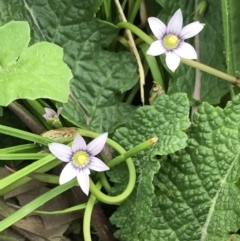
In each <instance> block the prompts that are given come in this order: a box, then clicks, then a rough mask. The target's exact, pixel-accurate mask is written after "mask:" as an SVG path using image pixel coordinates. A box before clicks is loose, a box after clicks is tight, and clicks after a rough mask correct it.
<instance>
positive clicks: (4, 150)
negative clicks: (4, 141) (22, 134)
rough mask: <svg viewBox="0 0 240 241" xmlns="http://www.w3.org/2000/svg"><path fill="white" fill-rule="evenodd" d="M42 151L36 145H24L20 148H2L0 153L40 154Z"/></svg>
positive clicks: (19, 146)
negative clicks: (28, 152)
mask: <svg viewBox="0 0 240 241" xmlns="http://www.w3.org/2000/svg"><path fill="white" fill-rule="evenodd" d="M39 150H40V149H39V147H38V146H36V145H34V144H24V145H18V146H12V147H7V148H2V149H0V153H4V154H7V153H15V152H18V153H19V152H26V151H30V152H35V151H36V152H38V151H39Z"/></svg>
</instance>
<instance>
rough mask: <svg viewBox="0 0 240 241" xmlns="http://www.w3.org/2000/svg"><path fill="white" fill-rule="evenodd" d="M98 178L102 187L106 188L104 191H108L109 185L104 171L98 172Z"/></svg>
mask: <svg viewBox="0 0 240 241" xmlns="http://www.w3.org/2000/svg"><path fill="white" fill-rule="evenodd" d="M99 180H100V182H101V184H102V185H103V187H104V189H105V190H106V192H110V189H111V186H110V184H109V182H108V180H107V177H106V175H105V173H104V172H101V173H99Z"/></svg>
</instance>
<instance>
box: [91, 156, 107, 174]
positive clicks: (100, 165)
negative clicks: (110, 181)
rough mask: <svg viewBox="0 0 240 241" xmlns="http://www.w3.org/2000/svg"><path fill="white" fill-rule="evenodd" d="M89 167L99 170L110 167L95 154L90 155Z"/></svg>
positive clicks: (105, 169)
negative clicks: (94, 155)
mask: <svg viewBox="0 0 240 241" xmlns="http://www.w3.org/2000/svg"><path fill="white" fill-rule="evenodd" d="M87 167H88V168H90V169H92V170H94V171H97V172H102V171H107V170H109V167H108V166H107V165H106V164H105V163H104V162H103V161H101V160H100V159H99V158H97V157H93V156H92V157H90V163H89V164H88V166H87Z"/></svg>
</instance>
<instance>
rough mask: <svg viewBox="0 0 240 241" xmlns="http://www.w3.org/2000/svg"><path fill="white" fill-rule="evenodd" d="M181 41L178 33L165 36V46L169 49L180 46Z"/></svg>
mask: <svg viewBox="0 0 240 241" xmlns="http://www.w3.org/2000/svg"><path fill="white" fill-rule="evenodd" d="M179 41H180V40H179V38H178V37H177V36H176V35H173V34H168V35H166V36H165V37H164V38H163V46H164V47H165V48H166V49H168V50H172V49H175V48H176V47H177V46H178V44H179Z"/></svg>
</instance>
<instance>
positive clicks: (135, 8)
mask: <svg viewBox="0 0 240 241" xmlns="http://www.w3.org/2000/svg"><path fill="white" fill-rule="evenodd" d="M141 3H142V0H135V1H134V6H133V8H132V11H131V12H130V16H129V18H128V21H129V22H130V23H133V22H134V20H135V18H136V15H137V13H138V11H139V8H140V5H141Z"/></svg>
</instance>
